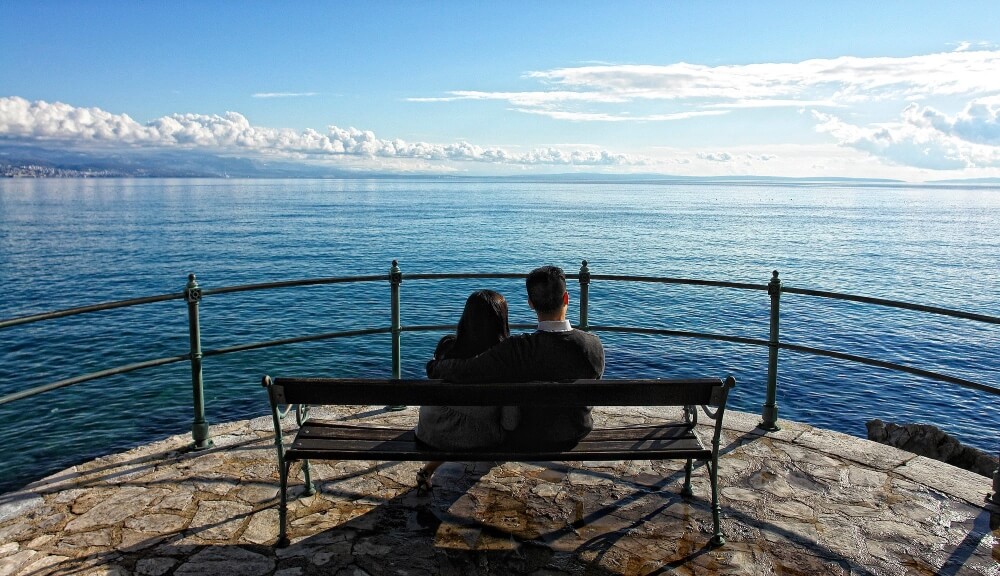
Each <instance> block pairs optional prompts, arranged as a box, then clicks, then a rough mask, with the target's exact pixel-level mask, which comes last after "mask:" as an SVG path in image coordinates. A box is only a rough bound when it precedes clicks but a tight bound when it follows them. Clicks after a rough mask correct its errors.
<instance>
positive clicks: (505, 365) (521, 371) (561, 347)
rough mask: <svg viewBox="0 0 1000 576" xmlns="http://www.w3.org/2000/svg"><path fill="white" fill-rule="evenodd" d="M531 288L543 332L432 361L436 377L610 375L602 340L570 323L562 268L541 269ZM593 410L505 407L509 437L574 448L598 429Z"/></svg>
mask: <svg viewBox="0 0 1000 576" xmlns="http://www.w3.org/2000/svg"><path fill="white" fill-rule="evenodd" d="M525 285H526V287H527V290H528V306H530V307H531V309H533V310H534V311H535V313H536V314H537V315H538V330H537V331H535V332H533V333H531V334H521V335H518V336H513V337H511V338H508V339H507V340H504V341H503V342H501V343H500V344H497V345H496V346H493V347H492V348H490V349H489V350H487V351H486V352H483V353H482V354H480V355H478V356H476V357H474V358H467V359H447V360H436V361H431V363H430V364H429V365H428V369H429V370H428V372H429V374H430V376H431V377H432V378H442V379H445V380H450V381H452V382H503V381H508V382H529V381H533V380H536V381H559V380H576V379H580V378H600V377H601V375H602V374H603V373H604V347H603V346H602V345H601V340H600V339H599V338H598V337H597V336H595V335H594V334H590V333H588V332H583V331H581V330H574V329H573V327H572V326H570V323H569V321H568V320H566V310H567V308H568V307H569V293H568V292H566V275H565V274H564V273H563V271H562V269H561V268H557V267H555V266H542V267H541V268H536V269H535V270H532V271H531V273H530V274H528V278H527V280H526V281H525ZM590 411H591V407H590V406H567V407H560V406H556V407H550V406H522V407H519V408H518V409H517V410H516V411H511V410H509V409H505V415H504V427H505V428H506V429H507V430H508V431H509V432H508V434H507V436H506V438H507V440H508V441H510V442H512V443H513V444H514V445H515V446H518V447H519V448H525V449H532V448H535V449H540V448H547V447H558V446H565V445H568V444H572V443H575V442H576V441H577V440H579V439H580V438H582V437H584V436H585V435H586V434H587V433H588V432H590V430H591V429H592V428H593V420H592V419H591V417H590ZM512 420H513V422H512ZM511 428H513V429H512V430H511Z"/></svg>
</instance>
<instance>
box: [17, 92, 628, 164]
mask: <svg viewBox="0 0 1000 576" xmlns="http://www.w3.org/2000/svg"><path fill="white" fill-rule="evenodd" d="M0 138H8V139H20V140H28V141H46V140H50V141H61V142H70V143H76V144H90V145H104V146H117V145H129V146H147V147H185V148H199V149H206V150H213V151H241V152H253V153H260V154H282V155H308V156H311V157H314V158H338V157H345V156H351V157H361V158H391V159H415V160H430V161H460V162H486V163H497V164H513V165H539V164H540V165H546V164H547V165H567V166H576V165H579V166H627V165H641V164H643V163H644V162H645V161H644V160H643V159H641V158H635V157H632V156H629V155H626V154H616V153H612V152H609V151H606V150H565V149H561V148H559V149H557V148H544V149H538V150H532V151H530V152H513V151H509V150H506V149H503V148H499V147H483V146H477V145H475V144H471V143H468V142H458V143H454V144H431V143H427V142H406V141H403V140H400V139H394V140H386V139H382V138H378V137H377V136H375V134H374V133H373V132H371V131H370V130H359V129H357V128H340V127H338V126H329V127H328V128H327V132H326V133H325V134H324V133H320V132H318V131H316V130H313V129H306V130H303V131H302V132H297V131H295V130H291V129H281V128H266V127H260V126H253V125H251V124H250V122H249V120H247V118H246V117H245V116H243V115H242V114H239V113H237V112H226V113H225V114H224V115H222V116H219V115H215V114H213V115H205V114H172V115H170V116H164V117H162V118H157V119H156V120H153V121H151V122H148V123H146V124H140V123H139V122H136V121H135V120H133V119H132V118H130V117H129V116H128V115H127V114H112V113H110V112H106V111H104V110H101V109H100V108H78V107H74V106H71V105H69V104H64V103H61V102H51V103H50V102H45V101H41V100H39V101H35V102H29V101H28V100H25V99H24V98H19V97H16V96H15V97H6V98H0Z"/></svg>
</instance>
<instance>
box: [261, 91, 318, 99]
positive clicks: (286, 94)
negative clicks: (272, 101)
mask: <svg viewBox="0 0 1000 576" xmlns="http://www.w3.org/2000/svg"><path fill="white" fill-rule="evenodd" d="M316 94H318V92H257V93H255V94H251V95H250V96H251V97H252V98H300V97H303V96H315V95H316Z"/></svg>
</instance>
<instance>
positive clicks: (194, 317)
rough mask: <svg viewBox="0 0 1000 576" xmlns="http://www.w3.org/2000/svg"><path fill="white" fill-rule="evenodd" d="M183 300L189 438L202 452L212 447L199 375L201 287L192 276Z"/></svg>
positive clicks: (202, 386) (189, 277) (189, 278)
mask: <svg viewBox="0 0 1000 576" xmlns="http://www.w3.org/2000/svg"><path fill="white" fill-rule="evenodd" d="M184 300H186V301H187V306H188V336H189V337H190V342H191V390H192V393H193V395H194V424H192V425H191V436H192V437H193V438H194V449H195V450H204V449H206V448H211V447H212V440H211V439H210V438H209V437H208V421H207V420H205V392H204V383H203V382H202V375H201V324H200V322H199V320H198V303H199V302H201V287H200V286H198V281H197V280H196V279H195V277H194V274H188V283H187V286H186V287H185V288H184Z"/></svg>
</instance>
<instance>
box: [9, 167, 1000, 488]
mask: <svg viewBox="0 0 1000 576" xmlns="http://www.w3.org/2000/svg"><path fill="white" fill-rule="evenodd" d="M998 230H1000V188H998V187H995V186H994V187H990V186H972V185H969V186H960V185H936V186H935V185H904V184H871V183H867V184H866V183H857V182H852V181H843V182H833V183H830V182H827V183H820V182H815V181H804V182H796V181H778V182H702V181H695V182H676V181H637V180H633V181H610V180H602V181H585V180H580V179H575V180H558V179H546V180H538V181H531V180H528V179H517V180H515V179H447V180H446V179H421V178H399V179H370V180H365V179H344V180H266V179H257V180H234V179H205V180H195V179H176V180H170V179H48V180H30V179H8V180H3V181H0V287H2V290H3V297H2V298H0V319H9V318H14V317H19V316H24V315H29V314H36V313H42V312H48V311H54V310H61V309H65V308H72V307H77V306H84V305H90V304H98V303H104V302H111V301H117V300H124V299H130V298H139V297H146V296H155V295H160V294H177V293H180V292H182V291H183V289H184V287H185V285H186V283H187V279H188V274H195V275H196V278H197V282H198V283H199V285H200V286H201V287H202V288H203V289H205V290H212V289H216V288H222V287H227V286H236V285H243V284H256V283H266V282H278V281H287V280H301V279H309V278H328V277H347V276H372V275H383V276H385V277H386V280H377V281H369V282H362V283H352V284H330V285H322V286H309V287H287V288H281V289H274V290H266V291H250V292H231V293H222V294H207V295H206V296H205V298H204V299H203V300H202V302H201V304H200V320H201V331H202V346H203V348H204V349H205V350H215V349H220V348H224V347H228V346H234V345H237V344H243V343H250V342H263V341H268V340H274V339H279V338H290V337H293V336H304V335H311V334H323V333H328V332H336V331H344V330H354V329H360V328H379V327H388V326H389V323H390V286H389V282H388V280H387V275H388V272H389V268H390V266H391V263H392V261H393V260H397V261H398V263H399V268H400V269H401V271H402V273H403V283H402V284H401V286H400V298H401V310H402V311H401V314H402V323H403V325H404V326H414V325H432V324H454V323H455V322H457V320H458V317H459V315H460V314H461V309H462V305H463V303H464V301H465V298H466V296H467V295H468V294H469V293H470V292H471V291H473V290H476V289H480V288H490V289H493V290H497V291H499V292H501V293H502V294H504V295H505V296H506V298H507V300H508V301H509V303H510V313H511V322H513V323H524V324H528V323H531V321H532V314H531V311H530V310H529V309H528V306H527V303H526V297H525V294H524V287H523V281H521V280H518V279H480V280H420V279H408V278H407V275H412V274H426V273H526V272H528V271H529V270H531V269H532V268H534V267H536V266H539V265H543V264H554V265H558V266H561V267H563V268H564V269H565V270H566V272H567V273H570V274H573V273H577V272H579V270H580V266H581V264H582V262H583V261H584V260H586V261H587V263H588V267H589V270H590V272H591V273H592V274H594V275H638V276H649V277H671V278H686V279H694V280H710V281H728V282H739V283H750V284H756V285H760V286H763V285H765V284H766V283H767V282H768V280H769V279H770V278H771V275H772V271H775V270H777V271H778V272H779V275H780V276H779V277H780V279H781V281H782V283H783V285H784V286H785V287H793V288H806V289H814V290H824V291H834V292H841V293H847V294H855V295H862V296H872V297H878V298H887V299H894V300H900V301H905V302H911V303H917V304H924V305H929V306H937V307H943V308H952V309H958V310H963V311H967V312H975V313H980V314H986V315H991V316H1000V232H998ZM569 291H570V298H571V302H570V312H569V315H570V318H571V319H572V320H573V321H574V322H575V321H576V320H577V319H578V314H579V308H578V303H579V285H578V283H577V282H576V281H573V280H571V281H570V286H569ZM769 307H770V300H769V297H768V295H767V293H766V292H765V291H762V290H742V289H734V288H717V287H710V286H688V285H668V284H657V283H649V282H642V283H635V282H622V281H612V280H599V279H598V280H594V281H593V282H592V283H591V285H590V306H589V323H590V324H591V325H595V326H638V327H644V328H660V329H668V330H682V331H691V332H704V333H711V334H724V335H730V336H740V337H746V338H757V339H767V337H768V326H769V323H768V314H769ZM780 331H781V332H780V333H781V339H782V341H784V342H788V343H794V344H800V345H803V346H811V347H817V348H824V349H828V350H834V351H839V352H844V353H848V354H855V355H861V356H867V357H870V358H875V359H879V360H884V361H888V362H895V363H901V364H905V365H909V366H914V367H917V368H922V369H925V370H931V371H936V372H941V373H946V374H951V375H954V376H958V377H961V378H965V379H968V380H972V381H975V382H979V383H983V384H987V385H990V386H994V387H996V386H998V381H1000V354H998V351H1000V326H998V325H996V324H987V323H982V322H975V321H971V320H962V319H955V318H948V317H944V316H938V315H932V314H926V313H920V312H914V311H907V310H898V309H892V308H884V307H878V306H873V305H868V304H860V303H853V302H845V301H839V300H830V299H825V298H818V297H813V296H804V295H796V294H787V293H786V294H784V295H782V297H781V322H780ZM597 334H598V335H599V336H600V337H601V339H602V340H603V342H604V344H605V348H606V356H607V367H606V372H605V375H606V376H607V377H651V378H674V377H724V376H726V375H729V374H732V375H734V376H735V377H736V379H737V388H736V389H735V390H734V392H733V394H732V395H731V396H730V398H731V399H730V407H732V408H735V409H737V410H742V411H748V412H753V413H760V411H761V406H762V404H763V403H764V398H765V387H766V381H767V376H766V367H767V348H766V347H764V346H751V345H745V344H734V343H726V342H717V341H711V340H704V339H694V338H683V337H665V336H650V335H637V334H621V333H616V332H604V333H601V332H600V331H598V332H597ZM442 335H443V333H442V332H405V333H404V334H403V335H402V373H403V376H404V377H421V376H423V373H424V364H425V362H426V361H427V359H428V358H429V357H430V356H431V354H432V351H433V349H434V344H435V343H436V341H437V339H438V338H439V337H440V336H442ZM390 347H391V344H390V337H389V336H388V335H386V334H377V335H369V336H358V337H351V338H342V339H336V340H323V341H318V342H309V343H300V344H293V345H287V346H282V347H278V348H267V349H260V350H253V351H245V352H239V353H234V354H227V355H221V356H209V357H206V358H205V361H204V369H203V370H204V381H205V393H204V394H205V405H206V415H207V419H208V421H209V423H210V424H218V423H222V422H227V421H232V420H239V419H244V418H250V417H256V416H261V415H265V414H267V413H268V402H267V397H266V394H265V392H264V390H263V389H262V388H261V387H260V379H261V376H262V375H263V374H271V375H277V376H281V375H289V376H309V375H312V376H362V377H389V376H390V375H391V361H390ZM188 351H189V342H188V331H187V306H186V304H185V303H184V302H183V301H182V300H171V301H167V302H159V303H154V304H147V305H143V306H138V307H133V308H125V309H117V310H109V311H102V312H95V313H90V314H84V315H80V316H72V317H67V318H60V319H56V320H49V321H44V322H38V323H32V324H25V325H19V326H12V327H8V328H5V329H0V396H2V395H4V394H10V393H12V392H16V391H20V390H25V389H29V388H32V387H36V386H41V385H44V384H48V383H51V382H55V381H58V380H60V379H64V378H69V377H72V376H76V375H80V374H85V373H89V372H94V371H98V370H104V369H108V368H112V367H115V366H119V365H125V364H130V363H134V362H139V361H142V360H148V359H153V358H160V357H168V356H177V355H182V354H187V353H188ZM777 403H778V411H779V416H780V417H782V418H787V419H791V420H797V421H802V422H805V423H808V424H811V425H813V426H818V427H823V428H829V429H833V430H838V431H841V432H844V433H847V434H852V435H855V436H860V437H864V436H865V435H866V427H865V424H866V422H868V421H869V420H872V419H876V418H878V419H882V420H884V421H887V422H897V423H908V422H919V423H928V424H934V425H936V426H939V427H940V428H942V429H944V430H945V431H946V432H948V433H950V434H951V435H953V436H955V437H956V438H958V439H959V440H960V441H962V442H964V443H967V444H969V445H972V446H975V447H977V448H980V449H982V450H985V451H987V452H990V453H993V454H996V453H997V452H998V450H1000V411H998V402H997V396H996V395H993V394H989V393H986V392H979V391H975V390H970V389H966V388H963V387H960V386H957V385H954V384H949V383H942V382H938V381H934V380H930V379H926V378H922V377H917V376H912V375H909V374H906V373H901V372H897V371H892V370H888V369H884V368H875V367H870V366H865V365H860V364H856V363H851V362H847V361H843V360H836V359H830V358H824V357H820V356H815V355H809V354H804V353H800V352H793V351H788V350H782V351H781V353H780V355H779V365H778V389H777ZM192 419H193V413H192V390H191V369H190V366H189V364H187V363H185V362H180V363H176V364H171V365H168V366H162V367H158V368H150V369H143V370H139V371H135V372H131V373H128V374H122V375H117V376H112V377H108V378H103V379H99V380H95V381H91V382H86V383H83V384H78V385H74V386H70V387H66V388H62V389H59V390H55V391H50V392H46V393H43V394H40V395H37V396H33V397H30V398H26V399H23V400H18V401H15V402H12V403H9V404H6V405H3V406H0V437H2V438H3V439H4V442H2V443H0V462H2V465H0V492H4V491H10V490H14V489H17V488H19V487H21V486H23V485H25V484H27V483H29V482H31V481H33V480H36V479H39V478H42V477H44V476H46V475H49V474H52V473H54V472H56V471H59V470H62V469H64V468H66V467H69V466H72V465H74V464H77V463H79V462H82V461H86V460H89V459H92V458H94V457H96V456H99V455H102V454H108V453H113V452H118V451H122V450H125V449H128V448H130V447H133V446H136V445H140V444H144V443H148V442H151V441H154V440H157V439H160V438H164V437H166V436H169V435H173V434H183V433H186V432H189V431H190V429H191V424H192Z"/></svg>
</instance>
